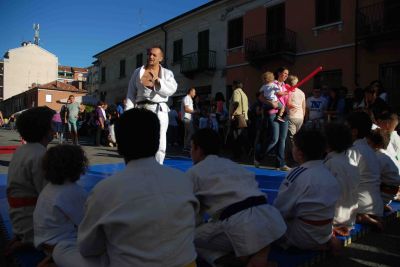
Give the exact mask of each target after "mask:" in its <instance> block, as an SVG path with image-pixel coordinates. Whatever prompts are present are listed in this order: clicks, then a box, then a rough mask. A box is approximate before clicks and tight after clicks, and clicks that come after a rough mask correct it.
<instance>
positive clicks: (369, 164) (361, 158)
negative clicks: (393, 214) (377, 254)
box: [347, 112, 383, 229]
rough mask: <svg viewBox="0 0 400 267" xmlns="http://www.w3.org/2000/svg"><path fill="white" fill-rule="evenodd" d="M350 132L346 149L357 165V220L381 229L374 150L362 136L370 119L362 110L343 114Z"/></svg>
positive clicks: (378, 173)
mask: <svg viewBox="0 0 400 267" xmlns="http://www.w3.org/2000/svg"><path fill="white" fill-rule="evenodd" d="M347 123H348V125H349V126H350V129H351V132H352V139H353V146H352V147H351V148H350V149H349V150H348V157H349V159H350V163H351V164H352V165H354V166H356V167H357V168H358V173H359V176H360V184H359V186H358V210H357V213H358V215H357V221H358V222H360V223H367V224H372V225H374V226H376V227H378V228H380V229H382V223H381V221H380V217H382V215H383V201H382V198H381V193H380V183H381V180H380V167H379V163H378V158H377V157H376V154H375V151H374V150H373V149H372V147H371V146H370V145H369V144H368V142H367V139H366V137H367V136H368V135H369V134H370V133H371V127H372V121H371V118H370V117H369V116H368V114H367V113H365V112H354V113H352V114H350V115H349V116H348V117H347Z"/></svg>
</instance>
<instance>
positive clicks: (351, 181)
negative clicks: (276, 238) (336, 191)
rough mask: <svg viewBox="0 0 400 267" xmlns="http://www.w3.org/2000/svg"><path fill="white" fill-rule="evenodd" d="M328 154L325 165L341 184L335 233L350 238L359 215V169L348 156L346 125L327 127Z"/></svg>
mask: <svg viewBox="0 0 400 267" xmlns="http://www.w3.org/2000/svg"><path fill="white" fill-rule="evenodd" d="M325 136H326V140H327V143H328V150H327V151H328V154H327V155H326V157H325V161H324V164H325V166H326V167H327V168H328V170H329V171H330V172H331V173H332V174H333V176H335V177H336V179H337V181H338V182H339V185H340V189H341V195H340V198H339V199H338V201H337V202H336V208H335V217H334V218H333V231H334V232H335V234H337V235H342V236H348V235H349V234H350V230H351V229H352V228H353V226H354V223H355V221H356V215H357V207H358V204H357V200H358V194H357V189H358V184H359V183H360V178H359V176H358V169H357V168H356V167H355V166H353V165H351V164H350V160H349V158H348V157H347V155H346V151H347V149H349V148H350V147H351V145H352V138H351V132H350V128H349V127H348V126H346V125H344V124H338V123H330V124H328V125H326V126H325Z"/></svg>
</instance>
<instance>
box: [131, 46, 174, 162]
mask: <svg viewBox="0 0 400 267" xmlns="http://www.w3.org/2000/svg"><path fill="white" fill-rule="evenodd" d="M163 60H164V51H163V50H162V48H161V47H160V46H153V47H151V48H150V49H149V50H148V53H147V64H146V65H144V66H142V67H139V68H137V69H136V70H135V71H134V72H133V74H132V77H131V79H130V81H129V87H128V93H127V97H126V106H125V109H126V110H128V109H131V108H133V107H139V108H145V109H148V110H151V111H153V112H154V113H155V114H157V116H158V118H159V120H160V123H161V124H160V125H161V128H160V148H159V150H158V152H157V156H156V158H157V161H158V162H159V163H160V164H163V162H164V158H165V153H166V148H167V129H168V111H169V108H168V105H167V102H168V97H170V96H171V95H173V94H174V93H175V92H176V89H177V87H178V85H177V83H176V81H175V78H174V74H173V73H172V71H170V70H168V69H166V68H164V67H162V66H161V62H162V61H163Z"/></svg>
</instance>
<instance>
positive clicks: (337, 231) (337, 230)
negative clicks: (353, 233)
mask: <svg viewBox="0 0 400 267" xmlns="http://www.w3.org/2000/svg"><path fill="white" fill-rule="evenodd" d="M333 234H334V235H335V236H337V235H339V236H349V235H350V229H349V228H348V227H346V226H334V227H333Z"/></svg>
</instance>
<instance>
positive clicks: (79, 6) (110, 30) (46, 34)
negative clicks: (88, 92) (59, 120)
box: [0, 0, 209, 67]
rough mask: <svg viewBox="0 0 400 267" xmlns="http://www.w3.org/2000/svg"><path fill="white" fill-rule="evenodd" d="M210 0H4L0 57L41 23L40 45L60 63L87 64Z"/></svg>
mask: <svg viewBox="0 0 400 267" xmlns="http://www.w3.org/2000/svg"><path fill="white" fill-rule="evenodd" d="M207 2H209V1H207V0H152V1H149V0H148V1H137V0H79V1H78V0H66V1H65V0H64V1H60V0H0V58H2V57H3V55H4V53H5V52H7V51H8V50H9V49H12V48H17V47H19V46H20V45H21V43H22V42H23V41H32V42H33V37H34V30H33V24H34V23H38V24H39V25H40V41H39V45H40V46H41V47H43V48H44V49H46V50H47V51H49V52H51V53H53V54H54V55H56V56H57V57H58V64H59V65H66V66H74V67H88V66H90V65H91V63H92V62H93V61H94V59H93V55H95V54H97V53H99V52H101V51H103V50H105V49H107V48H109V47H111V46H113V45H115V44H117V43H119V42H121V41H124V40H126V39H128V38H130V37H132V36H134V35H136V34H139V33H141V32H143V31H145V30H148V29H150V28H152V27H154V26H156V25H158V24H161V23H163V22H165V21H167V20H169V19H172V18H174V17H176V16H178V15H180V14H182V13H184V12H187V11H189V10H192V9H194V8H196V7H198V6H201V5H203V4H205V3H207Z"/></svg>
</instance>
